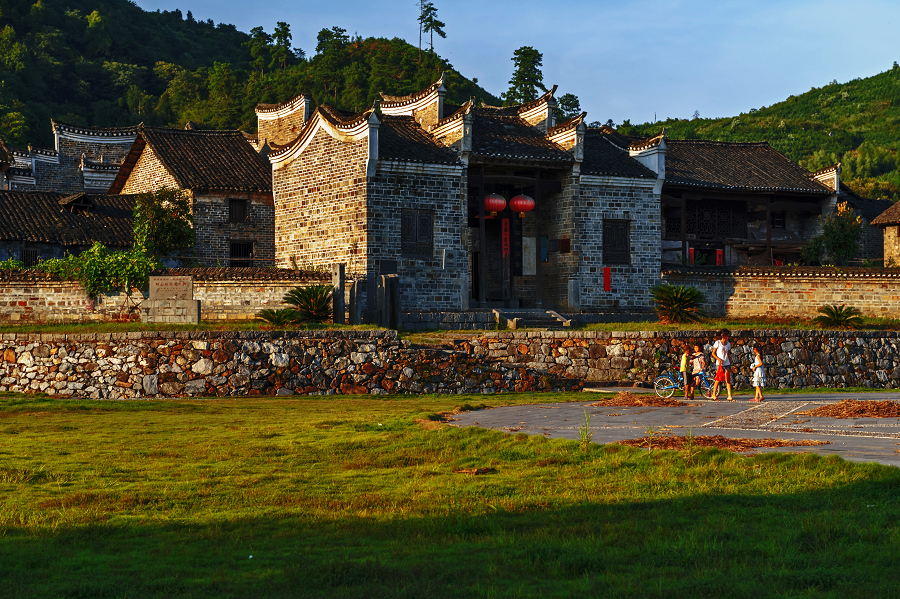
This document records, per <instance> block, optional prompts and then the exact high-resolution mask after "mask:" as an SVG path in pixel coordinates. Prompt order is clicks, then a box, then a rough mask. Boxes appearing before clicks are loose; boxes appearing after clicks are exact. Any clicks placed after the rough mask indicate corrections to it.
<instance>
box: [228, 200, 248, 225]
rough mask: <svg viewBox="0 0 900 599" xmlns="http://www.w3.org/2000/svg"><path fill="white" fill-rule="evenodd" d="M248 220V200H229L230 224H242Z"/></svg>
mask: <svg viewBox="0 0 900 599" xmlns="http://www.w3.org/2000/svg"><path fill="white" fill-rule="evenodd" d="M245 220H247V200H228V222H230V223H242V222H244V221H245Z"/></svg>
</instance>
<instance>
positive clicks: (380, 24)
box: [137, 0, 900, 123]
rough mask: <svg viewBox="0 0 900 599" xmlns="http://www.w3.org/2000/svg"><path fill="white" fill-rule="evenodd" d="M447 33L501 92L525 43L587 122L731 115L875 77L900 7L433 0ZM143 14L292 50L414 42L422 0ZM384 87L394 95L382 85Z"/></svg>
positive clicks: (892, 48) (896, 55)
mask: <svg viewBox="0 0 900 599" xmlns="http://www.w3.org/2000/svg"><path fill="white" fill-rule="evenodd" d="M433 1H434V4H435V6H436V7H437V8H438V17H439V18H440V19H441V20H442V21H444V22H445V23H446V24H447V26H446V32H447V39H440V40H436V41H435V50H436V51H437V52H438V53H439V54H440V55H441V56H443V57H445V58H446V59H448V60H449V61H450V62H451V64H453V66H454V67H455V68H456V69H457V70H459V71H460V72H461V73H463V74H464V75H465V76H467V77H470V78H471V77H477V78H478V81H479V83H480V84H481V85H482V86H484V87H485V88H486V89H488V90H489V91H491V92H492V93H494V94H497V95H499V94H500V93H501V92H503V91H505V90H506V89H507V82H508V81H509V78H510V74H511V71H512V62H511V57H512V53H513V51H514V50H515V49H516V48H518V47H520V46H533V47H535V48H537V49H538V50H539V51H540V52H542V53H543V54H544V68H543V72H544V82H545V83H546V84H547V85H548V86H549V85H551V84H554V83H555V84H558V85H559V92H558V94H562V93H565V92H571V93H574V94H576V95H577V96H578V97H579V99H580V100H581V106H582V108H583V109H584V110H586V111H587V112H588V120H590V121H593V120H600V121H606V120H607V119H609V118H611V119H613V120H614V121H615V122H616V123H621V122H622V120H624V119H630V120H631V122H633V123H639V122H645V121H650V120H653V118H654V114H656V116H657V117H658V118H659V119H664V118H666V117H676V118H689V117H690V116H691V115H692V114H693V112H694V111H695V110H699V111H700V115H701V116H703V117H716V116H733V115H736V114H739V113H741V112H746V111H747V110H749V109H750V108H759V107H760V106H768V105H770V104H773V103H775V102H777V101H780V100H783V99H784V98H786V97H787V96H789V95H791V94H798V93H802V92H805V91H808V90H809V89H810V87H813V86H815V87H819V86H821V85H824V84H826V83H829V82H830V81H832V80H833V79H836V80H837V81H839V82H845V81H848V80H851V79H854V78H856V77H867V76H870V75H874V74H876V73H879V72H881V71H885V70H887V69H889V68H890V67H891V65H892V64H893V62H894V61H895V60H897V61H900V2H896V1H894V2H887V1H877V0H859V1H857V2H852V3H851V2H846V1H843V2H837V1H835V0H818V1H815V2H812V1H784V2H777V1H768V0H750V1H747V0H742V1H740V2H734V1H729V0H721V1H717V2H714V1H703V0H690V1H689V0H684V1H669V2H663V1H658V0H656V1H655V0H633V1H628V0H620V1H607V0H601V1H596V2H588V1H583V0H570V1H569V2H566V3H562V2H547V1H541V2H538V1H536V0H516V1H515V2H511V1H508V0H494V1H493V2H486V1H484V0H455V1H454V2H445V1H443V0H433ZM137 4H138V5H139V6H141V7H142V8H144V9H145V10H156V9H158V8H159V9H163V10H174V9H175V8H180V9H181V11H182V12H183V13H186V12H187V11H188V10H190V11H192V13H193V15H194V17H195V18H197V19H202V20H206V19H210V18H211V19H213V20H214V21H215V22H217V23H219V22H225V23H233V24H234V25H235V26H237V28H238V29H240V30H241V31H249V30H250V29H251V28H252V27H255V26H258V25H261V26H263V27H264V28H265V29H266V31H269V32H271V31H272V30H273V29H274V25H275V23H276V22H277V21H287V22H288V23H290V25H291V32H292V33H293V35H294V39H293V45H294V46H296V47H301V48H303V49H304V50H306V51H307V53H308V54H311V53H313V51H314V50H315V45H316V34H317V33H318V31H319V30H320V29H322V28H324V27H332V26H339V27H343V28H344V29H346V30H347V31H348V32H350V33H358V34H359V35H361V36H363V37H370V36H374V37H389V38H390V37H401V38H404V39H406V40H407V41H409V42H410V43H413V44H416V43H418V24H417V21H416V17H417V16H418V8H417V6H418V3H417V2H416V1H415V0H399V1H393V2H372V1H368V2H362V1H358V0H341V1H340V2H277V1H272V0H269V1H266V2H260V1H256V2H248V1H247V0H241V1H238V0H137ZM384 91H385V92H387V93H390V92H391V91H392V90H384Z"/></svg>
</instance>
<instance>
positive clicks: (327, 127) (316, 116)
mask: <svg viewBox="0 0 900 599" xmlns="http://www.w3.org/2000/svg"><path fill="white" fill-rule="evenodd" d="M329 110H334V109H333V108H332V107H331V106H328V105H327V104H323V105H321V106H319V107H318V108H316V109H315V111H313V113H312V115H311V116H310V118H309V120H308V121H307V122H306V125H304V127H303V129H301V131H300V133H299V134H298V135H297V137H296V138H294V140H293V141H292V142H290V143H288V144H286V145H284V146H282V147H280V148H278V149H277V150H273V151H271V152H269V154H268V155H267V156H266V157H267V158H268V159H269V162H271V163H272V167H273V168H274V169H278V168H282V166H284V165H285V164H287V163H288V162H289V161H290V160H291V159H292V158H295V157H297V156H299V155H300V154H302V153H303V150H305V149H306V148H307V146H308V145H309V144H310V143H311V142H312V140H313V138H314V137H315V136H316V133H317V132H318V131H319V130H320V129H321V130H324V131H325V132H326V133H328V134H329V135H330V136H331V137H333V138H334V139H336V140H338V141H341V142H344V143H354V142H357V141H360V140H362V139H365V138H367V137H368V136H369V130H370V129H372V128H377V127H378V126H379V125H380V124H381V121H380V119H379V118H378V115H377V114H376V113H377V110H378V101H377V100H376V101H375V102H374V103H373V104H372V107H371V108H369V109H368V110H366V111H364V112H361V113H358V114H355V115H353V116H352V117H349V118H347V119H342V118H341V117H340V116H338V115H334V114H330V113H329ZM342 121H343V122H342Z"/></svg>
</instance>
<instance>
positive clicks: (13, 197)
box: [0, 191, 135, 247]
mask: <svg viewBox="0 0 900 599" xmlns="http://www.w3.org/2000/svg"><path fill="white" fill-rule="evenodd" d="M76 195H77V196H79V197H78V198H75V196H68V197H67V196H65V195H63V194H61V193H55V192H40V191H0V240H2V241H26V242H35V243H58V244H61V245H66V246H89V245H91V244H93V243H94V242H95V241H99V242H101V243H103V244H105V245H107V246H110V247H130V246H131V244H132V241H133V239H134V234H133V229H134V216H133V213H134V202H135V196H133V195H114V196H107V195H93V194H76ZM72 198H75V199H77V200H80V201H78V202H74V203H78V204H90V205H92V206H93V208H91V209H90V210H75V211H72V210H69V209H68V208H67V207H66V206H67V205H71V204H72V203H73V202H69V203H68V204H62V205H61V204H60V202H61V201H63V200H67V199H72Z"/></svg>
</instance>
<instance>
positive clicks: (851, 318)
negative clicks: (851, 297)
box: [813, 304, 863, 329]
mask: <svg viewBox="0 0 900 599" xmlns="http://www.w3.org/2000/svg"><path fill="white" fill-rule="evenodd" d="M818 311H819V314H821V316H816V317H815V318H813V322H814V323H816V324H817V325H819V327H821V328H823V329H826V328H831V329H856V328H859V327H861V326H862V325H863V319H862V313H861V312H860V311H859V310H857V309H856V308H854V307H853V306H847V305H844V304H841V305H840V306H830V305H825V306H822V307H821V308H819V310H818Z"/></svg>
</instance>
